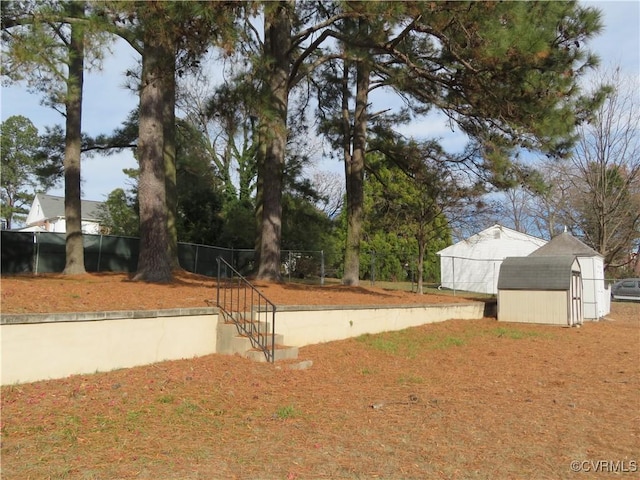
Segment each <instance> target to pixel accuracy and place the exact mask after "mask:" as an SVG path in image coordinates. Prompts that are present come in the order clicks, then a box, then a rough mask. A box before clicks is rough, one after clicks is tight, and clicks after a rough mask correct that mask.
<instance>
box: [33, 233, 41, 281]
mask: <svg viewBox="0 0 640 480" xmlns="http://www.w3.org/2000/svg"><path fill="white" fill-rule="evenodd" d="M33 243H35V244H36V248H35V250H34V252H33V253H34V254H35V257H36V258H35V259H34V262H33V270H34V272H33V273H34V274H35V275H37V274H38V262H39V260H40V242H39V241H38V232H34V233H33Z"/></svg>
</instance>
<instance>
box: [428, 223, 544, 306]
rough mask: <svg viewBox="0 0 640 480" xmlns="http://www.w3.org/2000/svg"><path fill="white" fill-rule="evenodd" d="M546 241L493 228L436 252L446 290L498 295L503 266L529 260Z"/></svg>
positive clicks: (516, 232) (500, 228)
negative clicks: (507, 261)
mask: <svg viewBox="0 0 640 480" xmlns="http://www.w3.org/2000/svg"><path fill="white" fill-rule="evenodd" d="M546 243H547V242H546V240H543V239H541V238H537V237H533V236H531V235H527V234H525V233H520V232H518V231H516V230H512V229H510V228H507V227H503V226H502V225H494V226H492V227H489V228H487V229H486V230H483V231H481V232H480V233H476V234H475V235H472V236H471V237H469V238H467V239H466V240H461V241H460V242H458V243H455V244H453V245H451V246H449V247H447V248H445V249H443V250H440V251H439V252H437V255H439V256H440V284H441V286H442V287H443V288H449V289H452V290H464V291H467V292H477V293H488V294H494V295H495V294H497V293H498V277H499V275H500V266H501V265H502V261H503V260H504V259H505V258H506V257H526V256H527V255H529V254H530V253H532V252H533V251H535V250H537V249H538V248H540V247H541V246H543V245H544V244H546Z"/></svg>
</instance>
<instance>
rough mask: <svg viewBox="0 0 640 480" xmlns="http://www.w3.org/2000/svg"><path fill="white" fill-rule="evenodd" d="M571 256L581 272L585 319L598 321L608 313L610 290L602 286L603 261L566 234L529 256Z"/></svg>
mask: <svg viewBox="0 0 640 480" xmlns="http://www.w3.org/2000/svg"><path fill="white" fill-rule="evenodd" d="M558 255H571V256H574V257H577V258H578V262H580V270H581V272H582V299H583V302H584V319H585V320H592V321H593V320H599V319H600V318H602V317H604V316H606V315H607V314H608V313H609V312H610V311H611V290H610V287H608V286H605V278H604V258H603V257H602V255H600V254H599V253H598V252H596V251H595V250H594V249H593V248H591V247H589V246H588V245H586V244H584V243H583V242H581V241H580V240H578V239H577V238H576V237H574V236H573V235H571V234H570V233H568V232H564V233H561V234H560V235H556V236H555V237H553V239H551V241H549V242H548V243H547V244H546V245H544V246H542V247H540V248H538V249H537V250H535V251H534V252H532V253H531V256H532V257H533V256H536V257H538V256H544V257H548V256H558Z"/></svg>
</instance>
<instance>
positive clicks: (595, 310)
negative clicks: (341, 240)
mask: <svg viewBox="0 0 640 480" xmlns="http://www.w3.org/2000/svg"><path fill="white" fill-rule="evenodd" d="M578 262H579V263H580V269H581V271H582V288H583V293H582V295H583V301H584V318H585V320H598V319H600V318H602V317H604V316H606V315H608V314H609V312H610V311H611V289H610V288H609V287H608V286H607V287H606V288H605V281H604V260H603V259H602V257H578Z"/></svg>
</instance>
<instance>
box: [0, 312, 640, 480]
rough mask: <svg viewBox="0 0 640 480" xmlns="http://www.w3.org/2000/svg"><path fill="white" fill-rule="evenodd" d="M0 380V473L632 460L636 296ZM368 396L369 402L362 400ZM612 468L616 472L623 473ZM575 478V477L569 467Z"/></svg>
mask: <svg viewBox="0 0 640 480" xmlns="http://www.w3.org/2000/svg"><path fill="white" fill-rule="evenodd" d="M611 318H612V319H614V320H611V321H604V322H598V323H589V324H586V325H585V326H583V327H582V328H581V329H567V328H555V327H548V326H534V325H509V324H498V323H497V322H496V321H495V320H494V319H483V320H478V321H457V320H452V321H449V322H444V323H441V324H432V325H427V326H423V327H418V328H412V329H409V330H405V331H402V332H390V333H386V334H380V335H372V336H365V337H360V338H355V339H350V340H345V341H340V342H332V343H327V344H323V345H316V346H311V347H305V348H302V349H301V354H300V356H301V358H302V359H310V360H312V361H313V366H312V367H311V368H310V369H308V370H301V371H300V370H290V369H288V368H286V364H281V365H276V366H273V365H269V364H259V363H252V362H250V361H248V360H246V359H242V358H240V357H225V356H218V355H211V356H207V357H202V358H197V359H191V360H182V361H173V362H164V363H159V364H155V365H151V366H148V367H141V368H132V369H126V370H118V371H113V372H108V373H98V374H94V375H81V376H74V377H70V378H66V379H62V380H54V381H48V382H37V383H32V384H26V385H15V386H9V387H4V388H2V426H1V431H2V478H3V479H7V480H10V479H21V480H22V479H46V478H52V479H110V480H111V479H166V480H170V479H228V478H237V479H287V480H293V479H321V478H327V479H333V478H344V479H369V478H388V479H413V478H415V479H418V478H419V479H424V478H443V479H455V478H458V479H496V478H497V479H524V478H527V479H528V478H536V479H546V478H548V479H558V478H576V476H578V477H582V476H581V475H578V474H576V473H573V472H572V471H571V468H570V464H571V461H573V460H578V461H592V462H596V461H598V460H613V461H619V462H626V463H621V464H620V466H622V467H625V466H626V468H627V469H629V468H630V467H632V466H633V464H632V463H630V462H632V461H635V462H638V461H640V429H639V426H640V417H639V414H638V412H639V411H640V395H639V392H640V389H639V387H640V371H639V362H638V360H639V358H638V354H639V352H640V304H637V303H636V304H632V303H614V305H613V312H612V314H611ZM374 407H375V408H374ZM637 475H638V474H637V473H627V474H626V475H623V478H638V477H637ZM583 476H585V477H586V475H583Z"/></svg>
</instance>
